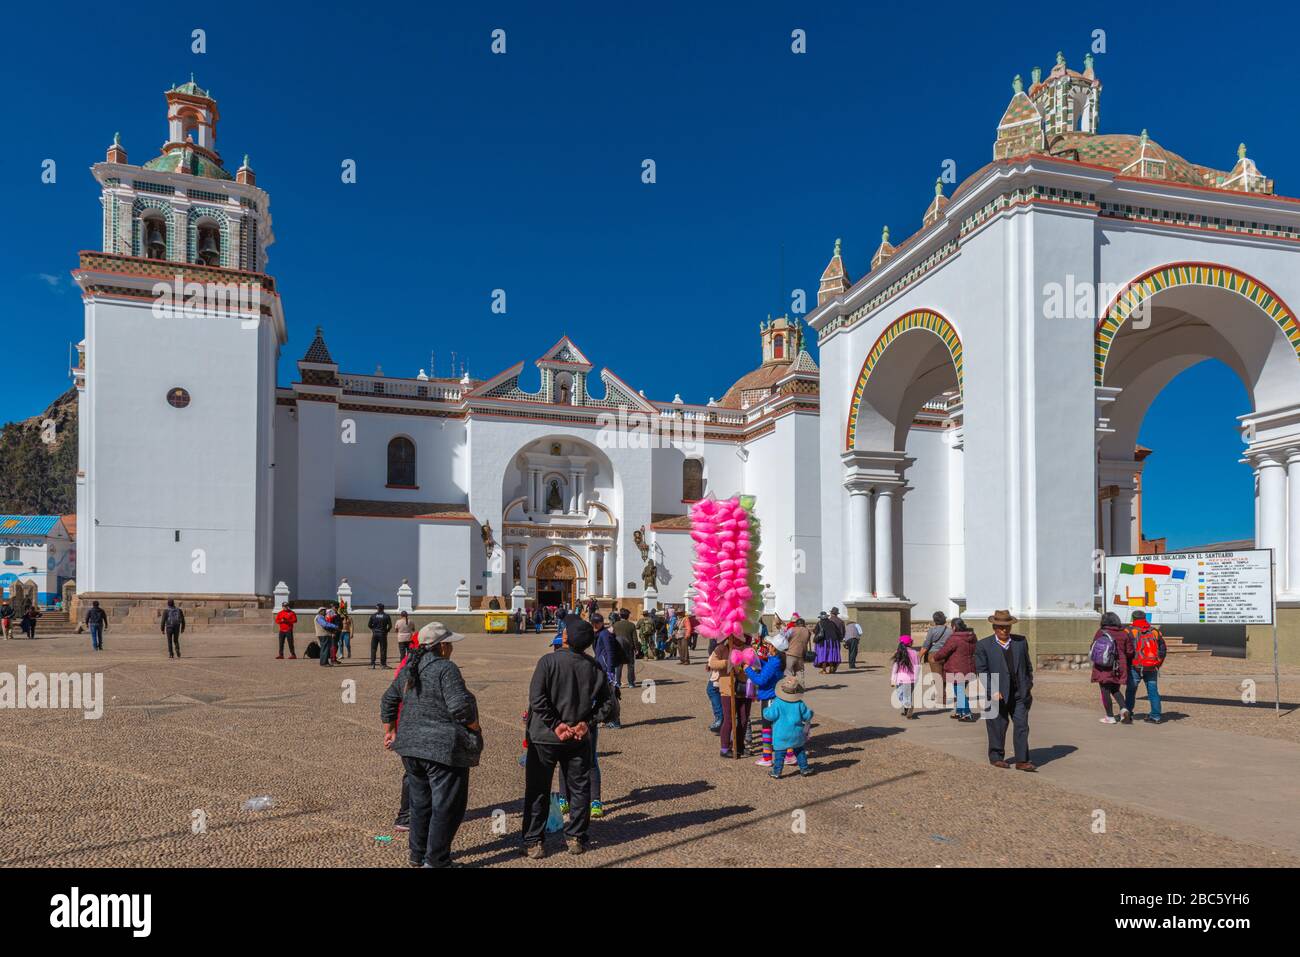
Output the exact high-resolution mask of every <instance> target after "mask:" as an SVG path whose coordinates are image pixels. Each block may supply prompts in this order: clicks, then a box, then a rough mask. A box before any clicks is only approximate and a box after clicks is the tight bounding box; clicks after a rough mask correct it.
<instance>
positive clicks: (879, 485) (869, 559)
mask: <svg viewBox="0 0 1300 957" xmlns="http://www.w3.org/2000/svg"><path fill="white" fill-rule="evenodd" d="M961 390H962V345H961V339H960V337H959V336H958V334H957V330H956V328H955V327H954V326H953V325H952V324H951V323H950V322H949V321H948V320H947V319H946V318H945V317H943V316H942V315H940V314H939V313H937V312H934V311H932V310H916V311H913V312H909V313H906V314H904V315H902V316H900V317H899V318H898V319H896V320H895V321H893V322H892V323H890V324H889V325H888V326H887V327H886V328H885V330H884V331H883V332H882V333H881V334H880V336H879V337H878V338H877V340H876V342H875V344H874V345H873V346H872V348H871V350H870V351H869V352H868V354H867V356H866V358H865V359H864V361H863V364H862V369H861V371H860V373H859V375H858V379H857V382H856V383H855V386H854V391H853V395H852V397H851V399H850V406H849V417H848V422H847V423H846V428H845V448H846V451H845V453H844V456H843V458H844V462H845V468H846V474H845V488H846V490H847V492H848V496H849V502H848V505H849V509H848V515H849V522H848V532H847V534H848V543H847V544H848V557H849V580H848V588H847V592H848V598H847V600H848V601H851V602H854V603H871V602H877V603H885V604H890V603H900V602H904V601H910V602H915V603H916V605H917V606H918V608H920V609H922V610H924V612H925V613H926V614H928V613H930V612H932V611H936V610H944V611H947V612H950V613H951V612H953V611H955V610H956V608H957V606H956V604H955V603H954V601H953V599H954V598H961V597H962V596H963V592H964V574H963V567H964V566H963V556H962V554H961V553H962V548H963V539H964V534H963V531H962V528H963V524H964V522H963V509H962V504H961V489H962V475H961V461H960V454H959V453H960V448H961V415H962V412H961ZM904 497H906V500H907V507H906V509H904V507H903V501H904Z"/></svg>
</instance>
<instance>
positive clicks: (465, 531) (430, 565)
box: [409, 522, 481, 608]
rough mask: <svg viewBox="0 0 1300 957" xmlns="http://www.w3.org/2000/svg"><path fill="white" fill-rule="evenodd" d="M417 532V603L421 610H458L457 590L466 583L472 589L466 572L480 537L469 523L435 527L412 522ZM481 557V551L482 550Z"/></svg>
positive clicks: (451, 523)
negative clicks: (462, 583)
mask: <svg viewBox="0 0 1300 957" xmlns="http://www.w3.org/2000/svg"><path fill="white" fill-rule="evenodd" d="M409 524H410V525H412V526H413V527H415V528H417V529H418V530H419V531H418V533H417V534H418V539H417V540H418V547H419V568H420V570H419V578H418V580H417V581H416V582H414V584H415V585H416V590H415V603H416V606H417V607H419V608H454V607H456V588H457V587H458V586H459V585H460V582H461V579H464V580H465V582H466V583H467V584H470V586H471V594H473V590H472V589H473V584H472V581H471V578H470V576H469V575H468V574H466V569H467V568H468V567H469V566H470V565H471V564H472V562H471V555H472V552H473V550H474V549H473V547H472V546H473V545H475V544H477V542H476V539H477V535H476V532H475V529H474V528H473V526H471V525H470V523H468V522H455V523H453V522H448V523H447V524H445V525H432V524H425V523H419V524H417V523H415V522H410V523H409ZM479 552H480V554H481V549H479Z"/></svg>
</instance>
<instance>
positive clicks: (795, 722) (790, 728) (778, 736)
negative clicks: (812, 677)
mask: <svg viewBox="0 0 1300 957" xmlns="http://www.w3.org/2000/svg"><path fill="white" fill-rule="evenodd" d="M763 719H764V720H765V721H770V722H771V724H772V748H773V750H774V754H773V760H772V777H774V778H779V777H780V776H781V768H782V767H784V766H785V753H786V750H787V749H790V750H792V751H793V752H794V759H795V762H796V763H797V764H798V765H799V773H800V774H802V775H803V776H804V777H807V776H808V775H810V774H812V773H813V770H812V768H810V767H808V751H807V743H808V728H809V726H811V724H812V719H813V712H812V709H811V708H809V707H808V706H807V705H806V704H804V703H803V685H801V684H800V683H799V679H798V678H794V677H791V678H786V679H785V680H783V681H782V682H781V683H780V685H778V686H777V689H776V696H775V697H774V698H773V699H772V700H771V701H769V702H768V703H767V705H766V706H765V707H764V708H763Z"/></svg>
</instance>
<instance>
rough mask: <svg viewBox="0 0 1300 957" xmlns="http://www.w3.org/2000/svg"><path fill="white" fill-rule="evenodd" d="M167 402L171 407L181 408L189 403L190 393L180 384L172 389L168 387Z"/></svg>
mask: <svg viewBox="0 0 1300 957" xmlns="http://www.w3.org/2000/svg"><path fill="white" fill-rule="evenodd" d="M167 404H168V405H170V406H171V407H172V408H173V409H183V408H185V407H186V406H187V405H189V404H190V394H189V392H187V391H186V390H184V389H182V388H181V387H180V386H177V387H176V388H174V389H169V390H168V392H167Z"/></svg>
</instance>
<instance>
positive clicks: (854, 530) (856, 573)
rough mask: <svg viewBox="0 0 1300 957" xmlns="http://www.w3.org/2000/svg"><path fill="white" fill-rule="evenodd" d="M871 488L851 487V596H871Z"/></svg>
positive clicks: (860, 597)
mask: <svg viewBox="0 0 1300 957" xmlns="http://www.w3.org/2000/svg"><path fill="white" fill-rule="evenodd" d="M870 516H871V489H868V488H851V489H849V598H850V599H865V598H870V597H871V582H870V580H868V578H867V574H868V572H869V568H868V565H867V552H868V550H869V549H870V548H871V546H872V542H871V539H870V537H869V536H870V534H871V527H870V526H871V517H870Z"/></svg>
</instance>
